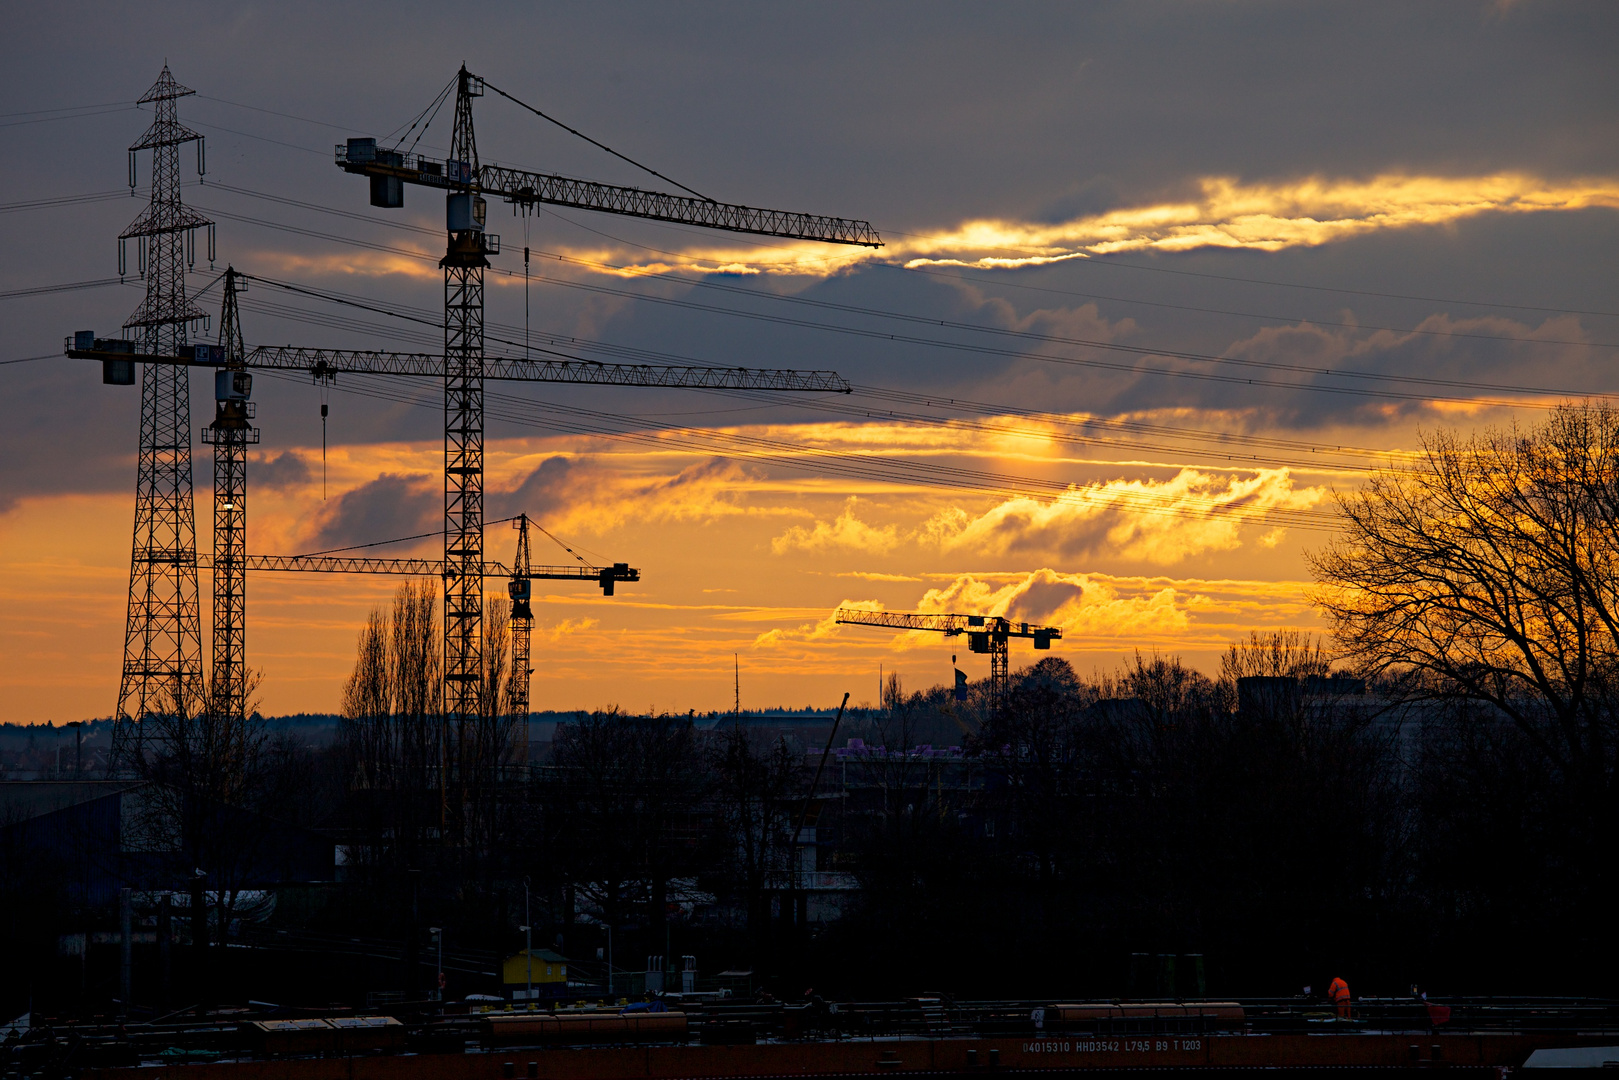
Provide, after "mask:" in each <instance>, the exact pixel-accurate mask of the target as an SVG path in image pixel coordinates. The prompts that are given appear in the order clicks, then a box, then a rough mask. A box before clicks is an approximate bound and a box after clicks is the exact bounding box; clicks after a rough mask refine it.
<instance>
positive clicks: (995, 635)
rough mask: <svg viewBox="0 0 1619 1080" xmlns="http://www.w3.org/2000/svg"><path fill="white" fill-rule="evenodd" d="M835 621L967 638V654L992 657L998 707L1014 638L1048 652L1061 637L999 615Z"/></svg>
mask: <svg viewBox="0 0 1619 1080" xmlns="http://www.w3.org/2000/svg"><path fill="white" fill-rule="evenodd" d="M833 617H834V619H835V620H836V621H837V622H839V623H845V624H848V625H851V626H886V627H890V628H892V629H894V630H929V631H932V632H934V633H939V634H944V635H946V636H949V637H954V636H957V635H960V634H966V635H967V651H968V652H975V653H988V654H989V685H990V693H991V695H992V696H993V698H994V700H995V703H996V704H997V705H1000V704H1003V703H1004V702H1005V701H1006V691H1007V687H1008V684H1009V683H1010V681H1011V648H1010V643H1011V639H1012V638H1030V639H1033V641H1034V647H1035V648H1036V649H1049V648H1051V643H1052V642H1053V641H1056V640H1058V639H1060V638H1061V637H1062V628H1061V627H1058V626H1030V625H1029V624H1028V623H1026V622H1012V621H1011V620H1010V619H1006V618H1003V617H1002V616H999V615H925V614H921V613H915V612H907V611H865V610H862V609H860V608H843V607H840V608H838V610H837V612H836V613H835V614H834V616H833Z"/></svg>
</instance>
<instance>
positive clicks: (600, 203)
mask: <svg viewBox="0 0 1619 1080" xmlns="http://www.w3.org/2000/svg"><path fill="white" fill-rule="evenodd" d="M355 142H356V143H359V142H361V140H355ZM335 156H336V162H337V164H338V165H339V166H341V167H342V168H343V169H344V170H346V171H348V172H351V173H356V174H358V175H361V176H372V177H387V178H389V179H393V180H398V181H400V182H402V183H407V184H418V185H421V186H424V187H436V188H443V189H449V188H452V187H453V188H457V189H460V190H470V191H476V192H481V193H482V194H485V195H493V196H495V197H496V198H500V199H505V200H507V201H509V202H514V203H519V204H522V205H531V204H533V203H545V204H547V205H550V206H567V207H572V208H574V209H579V210H598V211H602V212H604V213H609V214H622V215H626V216H629V217H640V218H647V219H649V220H652V221H669V222H674V223H676V224H681V225H700V226H703V227H705V228H710V229H721V230H724V231H726V232H742V233H752V234H754V235H757V236H778V237H782V238H784V239H789V240H817V241H820V242H821V243H826V244H852V245H856V246H860V247H874V248H875V247H882V246H883V242H882V238H881V237H880V236H878V234H877V230H876V229H875V228H873V227H872V225H871V223H870V222H867V221H856V220H853V219H850V218H838V217H828V216H824V215H820V214H800V213H793V212H788V211H783V210H764V209H760V208H758V207H753V206H742V205H739V204H736V203H720V202H709V201H708V200H705V199H695V198H691V197H690V196H686V195H669V194H666V193H664V192H658V191H645V190H642V189H641V188H630V187H618V186H615V185H613V184H601V183H596V182H595V181H591V180H574V179H570V178H569V177H566V176H554V175H551V174H548V173H534V172H528V171H526V170H523V169H513V168H508V167H506V166H501V165H484V166H482V167H481V168H480V169H478V170H477V177H476V179H475V180H472V179H471V178H470V171H469V172H467V173H463V172H462V169H463V167H464V163H462V162H456V161H437V160H433V159H430V158H425V157H422V156H420V155H417V154H399V153H391V152H386V151H379V150H377V149H376V148H375V147H371V148H370V153H369V154H367V153H363V152H361V151H359V149H358V148H357V147H350V146H348V145H343V144H339V145H338V146H337V147H336V152H335ZM463 175H465V176H467V177H468V179H467V180H463V179H462V177H463Z"/></svg>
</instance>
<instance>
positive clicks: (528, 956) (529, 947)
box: [523, 876, 534, 1009]
mask: <svg viewBox="0 0 1619 1080" xmlns="http://www.w3.org/2000/svg"><path fill="white" fill-rule="evenodd" d="M523 958H524V959H525V960H527V961H528V994H527V996H526V997H525V998H524V1000H525V1001H527V1002H528V1003H529V1006H528V1007H529V1008H531V1009H532V1008H533V1007H534V924H533V922H532V921H531V920H530V918H529V913H528V878H527V877H526V876H525V877H524V878H523Z"/></svg>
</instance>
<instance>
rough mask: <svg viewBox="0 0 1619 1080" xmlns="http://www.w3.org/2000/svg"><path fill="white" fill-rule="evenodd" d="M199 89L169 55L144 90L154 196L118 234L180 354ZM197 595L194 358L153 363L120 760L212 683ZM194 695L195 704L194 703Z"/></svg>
mask: <svg viewBox="0 0 1619 1080" xmlns="http://www.w3.org/2000/svg"><path fill="white" fill-rule="evenodd" d="M192 93H195V91H193V90H190V89H188V88H186V87H184V86H181V85H180V84H179V83H177V82H175V81H174V76H173V75H171V74H169V69H168V65H166V64H165V65H164V67H163V73H162V74H161V75H159V76H158V80H157V82H156V83H154V84H153V85H152V88H151V89H150V90H148V91H147V92H146V93H145V94H144V95H143V96H142V97H141V99H140V103H141V104H143V105H145V104H149V105H151V106H152V109H153V112H154V113H155V114H156V115H155V116H154V117H153V119H152V125H151V127H149V128H147V129H146V134H144V135H142V136H141V137H140V139H139V140H137V141H136V142H135V144H134V145H133V146H131V147H130V148H129V186H130V191H131V193H133V192H134V188H135V155H136V153H137V152H138V151H141V150H151V151H152V195H151V202H150V204H149V205H148V206H147V208H146V210H145V211H144V212H142V213H141V215H140V216H139V217H137V218H136V219H135V220H134V221H133V222H131V223H130V225H129V227H128V228H127V229H125V230H124V231H123V232H122V233H121V234H120V235H119V237H118V254H119V259H118V273H119V275H120V276H122V275H123V274H124V273H125V271H126V270H127V260H126V256H125V243H126V241H129V240H134V241H135V248H136V268H137V270H138V272H139V273H140V275H141V276H142V277H143V278H145V279H146V298H145V299H144V300H143V301H142V302H141V305H140V307H138V308H136V309H135V311H134V313H133V314H131V315H130V317H129V318H128V319H127V320H125V322H124V327H125V328H126V329H128V330H132V331H134V334H133V335H132V336H133V337H134V338H135V341H136V351H137V352H143V353H153V354H162V355H169V356H173V355H175V354H177V353H178V352H179V349H180V346H182V345H184V344H185V343H186V336H187V329H188V327H189V326H191V325H193V324H200V323H202V322H203V320H204V318H205V316H204V315H203V313H202V312H201V311H199V310H198V309H197V308H196V307H194V306H193V305H192V304H191V302H190V301H189V300H187V298H186V268H187V266H188V265H190V264H191V263H193V262H194V261H195V258H196V230H198V229H200V228H206V229H207V230H208V246H209V248H210V251H209V255H210V258H211V257H212V250H211V249H212V247H213V236H214V234H213V222H211V221H209V220H208V219H207V218H205V217H203V216H202V215H200V214H198V213H197V212H195V211H194V210H191V209H188V208H187V207H186V206H185V205H184V204H183V203H182V202H181V199H180V146H181V145H182V144H183V143H187V142H196V143H197V172H198V174H199V175H200V174H201V173H202V171H203V160H204V158H203V149H202V141H201V140H202V136H201V135H199V134H197V133H196V132H195V131H192V130H191V129H189V128H187V127H185V126H183V125H182V124H181V123H180V121H179V110H178V108H177V106H176V104H175V103H176V102H177V101H178V100H179V99H180V98H182V97H185V96H186V95H188V94H192ZM103 381H106V382H114V383H122V384H125V385H128V384H130V383H133V382H134V371H133V369H132V367H120V366H116V365H114V366H109V367H106V368H104V369H103ZM199 605H200V601H199V598H198V595H197V535H196V518H195V516H194V509H193V506H192V481H191V379H190V372H188V371H187V370H186V369H185V368H184V367H179V366H171V365H161V364H143V365H141V436H140V463H139V467H138V473H137V480H136V483H135V535H134V542H133V544H132V547H131V551H130V561H129V607H128V615H127V618H126V620H125V625H124V666H123V672H122V675H121V677H120V679H119V685H118V706H117V708H116V709H115V710H114V711H113V738H112V756H111V759H110V761H109V769H118V768H129V767H131V765H132V764H138V762H139V756H140V753H141V747H140V726H139V725H140V723H141V720H142V718H143V717H145V716H146V715H147V714H148V713H150V712H152V711H153V710H155V709H164V708H167V707H168V705H169V703H168V702H167V701H166V700H165V699H166V697H168V696H169V695H174V694H179V695H182V696H185V695H190V694H194V693H196V692H197V691H198V690H199V689H200V687H201V683H202V625H201V612H200V607H199ZM182 707H183V706H182Z"/></svg>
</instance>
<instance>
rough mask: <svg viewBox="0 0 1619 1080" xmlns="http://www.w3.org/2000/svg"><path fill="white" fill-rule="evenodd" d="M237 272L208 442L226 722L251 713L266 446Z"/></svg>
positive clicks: (213, 694)
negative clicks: (258, 479) (254, 494)
mask: <svg viewBox="0 0 1619 1080" xmlns="http://www.w3.org/2000/svg"><path fill="white" fill-rule="evenodd" d="M237 277H238V275H237V273H236V269H235V268H234V267H226V268H225V299H224V302H223V305H222V306H221V309H220V315H219V345H220V349H221V350H222V351H223V353H224V367H223V368H222V369H219V370H217V371H216V372H215V373H214V420H213V423H211V424H209V425H208V427H206V428H204V429H203V432H202V440H203V442H206V443H212V444H213V447H214V557H213V580H214V619H213V663H212V666H211V669H210V678H211V685H210V686H209V703H208V704H209V708H210V709H211V710H212V711H213V713H214V715H215V716H217V717H219V718H220V719H228V720H240V719H242V718H243V717H244V716H245V715H246V712H247V448H248V447H249V446H250V445H252V444H254V443H256V442H258V441H259V431H258V428H255V427H253V426H252V424H250V423H249V421H250V420H251V419H252V417H253V403H252V402H251V401H249V400H248V397H249V391H250V390H251V388H252V382H251V379H252V376H251V375H249V374H248V373H247V370H246V369H245V368H244V367H243V357H244V356H245V354H246V352H247V350H246V349H245V348H244V347H243V345H242V323H241V318H240V316H239V314H238V312H237V306H236V293H237V290H238V288H239V284H238V281H237Z"/></svg>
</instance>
